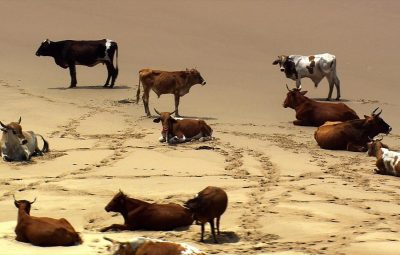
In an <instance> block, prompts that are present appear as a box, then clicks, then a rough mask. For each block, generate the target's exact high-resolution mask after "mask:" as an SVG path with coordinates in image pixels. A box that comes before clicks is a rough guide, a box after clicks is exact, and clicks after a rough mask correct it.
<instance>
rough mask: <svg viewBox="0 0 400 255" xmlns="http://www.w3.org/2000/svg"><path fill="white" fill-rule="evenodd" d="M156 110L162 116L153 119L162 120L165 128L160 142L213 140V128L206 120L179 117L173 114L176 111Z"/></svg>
mask: <svg viewBox="0 0 400 255" xmlns="http://www.w3.org/2000/svg"><path fill="white" fill-rule="evenodd" d="M154 110H155V111H156V113H157V114H158V115H160V117H158V118H156V119H154V120H153V121H154V122H156V123H158V122H160V121H161V125H162V128H163V129H162V131H161V135H162V136H161V137H160V139H159V141H160V142H167V143H184V142H188V141H191V140H199V141H208V140H211V135H212V132H213V130H212V129H211V127H210V126H209V125H207V123H206V122H205V121H204V120H197V119H177V118H174V117H172V116H171V115H172V114H173V113H174V112H162V113H159V112H158V111H157V110H156V109H154Z"/></svg>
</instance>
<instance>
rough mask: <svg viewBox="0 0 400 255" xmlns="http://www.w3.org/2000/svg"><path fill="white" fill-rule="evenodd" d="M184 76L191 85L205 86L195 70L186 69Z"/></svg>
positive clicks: (204, 82)
mask: <svg viewBox="0 0 400 255" xmlns="http://www.w3.org/2000/svg"><path fill="white" fill-rule="evenodd" d="M186 75H187V82H188V83H189V84H191V85H194V84H201V85H203V86H204V85H206V81H205V80H204V79H203V77H201V74H200V72H199V71H197V70H196V69H193V68H192V69H190V70H189V69H187V68H186Z"/></svg>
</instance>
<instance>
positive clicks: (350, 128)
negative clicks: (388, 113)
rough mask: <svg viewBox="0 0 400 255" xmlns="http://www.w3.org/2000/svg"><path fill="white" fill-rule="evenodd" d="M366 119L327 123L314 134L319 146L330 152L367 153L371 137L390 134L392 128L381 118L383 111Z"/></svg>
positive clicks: (373, 113)
mask: <svg viewBox="0 0 400 255" xmlns="http://www.w3.org/2000/svg"><path fill="white" fill-rule="evenodd" d="M377 110H378V108H376V109H375V110H374V111H373V112H372V114H371V116H366V115H364V117H365V119H357V120H348V121H345V122H340V123H327V125H322V126H320V127H319V128H318V129H317V130H316V131H315V133H314V138H315V140H316V141H317V143H318V145H319V146H320V147H321V148H323V149H328V150H348V151H358V152H361V151H367V143H368V142H369V141H370V138H369V137H375V136H376V135H378V134H380V133H385V134H388V133H389V132H390V131H391V130H392V128H391V127H390V126H389V125H388V124H387V123H386V122H385V121H384V120H383V119H382V118H381V117H379V115H381V113H382V111H380V112H379V113H378V114H375V112H376V111H377Z"/></svg>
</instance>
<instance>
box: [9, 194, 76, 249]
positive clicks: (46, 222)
mask: <svg viewBox="0 0 400 255" xmlns="http://www.w3.org/2000/svg"><path fill="white" fill-rule="evenodd" d="M35 201H36V199H35V200H34V201H33V202H29V201H27V200H15V197H14V204H15V206H16V207H17V208H18V222H17V226H16V227H15V234H17V237H16V238H15V239H16V240H17V241H20V242H26V243H31V244H33V245H37V246H71V245H77V244H81V243H82V239H81V238H80V236H79V234H78V233H77V232H76V231H75V229H74V228H73V227H72V226H71V224H70V223H69V222H68V221H67V220H66V219H64V218H62V219H52V218H48V217H34V216H30V210H31V204H33V203H34V202H35Z"/></svg>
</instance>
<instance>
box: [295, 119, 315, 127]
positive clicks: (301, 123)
mask: <svg viewBox="0 0 400 255" xmlns="http://www.w3.org/2000/svg"><path fill="white" fill-rule="evenodd" d="M293 124H294V125H296V126H312V123H311V122H309V121H306V120H295V121H293Z"/></svg>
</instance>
